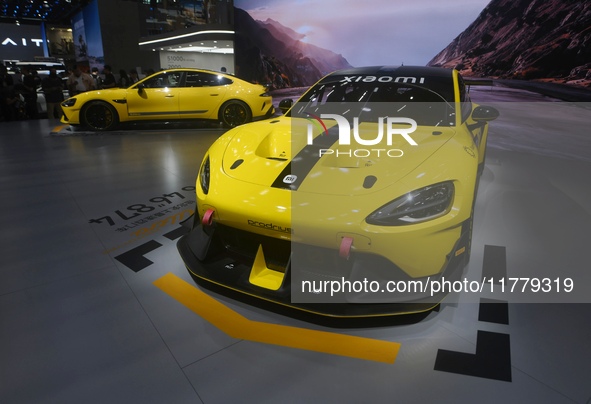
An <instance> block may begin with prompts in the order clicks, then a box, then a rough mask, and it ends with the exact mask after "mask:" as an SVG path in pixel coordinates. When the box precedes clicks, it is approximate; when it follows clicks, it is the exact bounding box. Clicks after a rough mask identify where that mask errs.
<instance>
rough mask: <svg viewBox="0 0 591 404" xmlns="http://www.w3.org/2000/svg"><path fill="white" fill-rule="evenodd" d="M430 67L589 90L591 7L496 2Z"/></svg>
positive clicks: (555, 1)
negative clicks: (552, 81) (547, 80)
mask: <svg viewBox="0 0 591 404" xmlns="http://www.w3.org/2000/svg"><path fill="white" fill-rule="evenodd" d="M428 65H430V66H443V67H455V68H457V69H458V70H460V71H461V72H462V73H463V74H464V75H467V76H489V77H500V78H518V79H543V78H554V79H559V80H558V81H561V82H568V83H573V84H581V85H585V86H589V83H591V70H590V69H591V1H589V0H583V1H574V0H492V1H491V2H490V3H489V4H488V6H486V8H485V9H484V10H483V11H482V12H481V13H480V15H479V16H478V18H477V19H476V20H475V21H474V22H473V23H472V24H471V25H470V26H469V27H468V28H467V29H466V30H465V31H464V32H462V33H461V34H460V35H459V36H458V37H457V38H455V39H454V40H453V41H452V43H450V44H449V45H448V46H447V47H446V48H445V49H443V50H442V51H441V52H440V53H439V54H437V55H436V56H435V57H434V58H433V59H432V60H431V61H430V62H429V63H428Z"/></svg>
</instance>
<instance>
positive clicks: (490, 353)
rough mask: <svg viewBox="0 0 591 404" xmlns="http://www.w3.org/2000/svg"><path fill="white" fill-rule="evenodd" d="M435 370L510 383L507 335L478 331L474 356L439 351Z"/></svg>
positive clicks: (509, 356) (509, 355) (509, 354)
mask: <svg viewBox="0 0 591 404" xmlns="http://www.w3.org/2000/svg"><path fill="white" fill-rule="evenodd" d="M435 370H440V371H443V372H450V373H459V374H462V375H468V376H475V377H483V378H487V379H494V380H502V381H506V382H510V381H511V344H510V341H509V334H501V333H497V332H488V331H480V330H479V331H478V336H477V338H476V353H475V354H470V353H464V352H455V351H447V350H444V349H440V350H439V351H437V358H436V359H435Z"/></svg>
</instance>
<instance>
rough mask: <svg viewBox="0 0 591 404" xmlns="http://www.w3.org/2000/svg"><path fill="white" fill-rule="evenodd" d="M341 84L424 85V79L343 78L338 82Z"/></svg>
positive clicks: (390, 77) (401, 77)
mask: <svg viewBox="0 0 591 404" xmlns="http://www.w3.org/2000/svg"><path fill="white" fill-rule="evenodd" d="M340 82H341V83H359V82H363V83H374V82H377V83H408V84H425V78H424V77H413V76H397V77H393V76H379V77H378V76H369V75H367V76H345V77H343V79H342V80H341V81H340Z"/></svg>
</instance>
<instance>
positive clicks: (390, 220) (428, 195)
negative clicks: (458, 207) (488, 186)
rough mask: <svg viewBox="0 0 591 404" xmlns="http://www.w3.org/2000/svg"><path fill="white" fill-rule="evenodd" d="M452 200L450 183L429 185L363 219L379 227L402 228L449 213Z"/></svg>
mask: <svg viewBox="0 0 591 404" xmlns="http://www.w3.org/2000/svg"><path fill="white" fill-rule="evenodd" d="M453 198H454V185H453V183H452V182H451V181H446V182H442V183H439V184H434V185H429V186H428V187H424V188H420V189H417V190H415V191H412V192H409V193H407V194H405V195H402V196H401V197H399V198H396V199H394V200H393V201H392V202H390V203H387V204H386V205H384V206H382V207H381V208H379V209H378V210H376V211H375V212H373V213H372V214H371V215H369V216H368V217H367V219H365V220H366V221H367V223H369V224H375V225H379V226H404V225H408V224H414V223H420V222H425V221H427V220H431V219H435V218H437V217H440V216H443V215H445V214H446V213H448V212H449V210H450V208H451V205H452V202H453Z"/></svg>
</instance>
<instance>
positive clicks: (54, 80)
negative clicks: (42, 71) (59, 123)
mask: <svg viewBox="0 0 591 404" xmlns="http://www.w3.org/2000/svg"><path fill="white" fill-rule="evenodd" d="M41 88H42V89H43V93H44V94H45V102H46V103H47V119H55V118H57V119H59V118H61V116H62V106H61V105H60V103H61V102H62V101H63V100H64V93H63V89H64V86H63V84H62V79H61V78H59V77H58V75H57V73H56V70H55V68H51V69H49V76H47V77H45V78H44V79H43V81H42V82H41Z"/></svg>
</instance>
